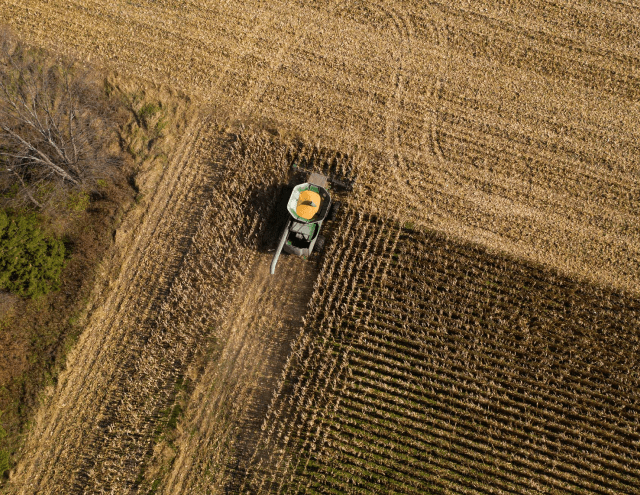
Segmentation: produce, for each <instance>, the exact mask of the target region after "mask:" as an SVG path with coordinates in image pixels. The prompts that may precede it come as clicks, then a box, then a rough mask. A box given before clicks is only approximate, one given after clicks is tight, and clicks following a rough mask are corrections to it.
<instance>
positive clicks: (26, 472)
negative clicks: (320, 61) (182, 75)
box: [13, 121, 203, 493]
mask: <svg viewBox="0 0 640 495" xmlns="http://www.w3.org/2000/svg"><path fill="white" fill-rule="evenodd" d="M186 134H187V137H186V138H185V139H184V140H183V143H182V144H181V146H180V148H179V150H178V151H177V153H176V156H175V157H174V160H172V162H173V166H172V167H170V169H169V171H168V172H166V173H165V177H164V180H161V182H160V183H159V189H158V191H157V192H156V194H155V195H154V197H153V200H152V201H151V202H150V207H149V211H148V213H147V220H146V221H145V222H144V223H143V224H142V226H141V228H140V230H139V232H136V233H135V234H133V237H134V242H133V245H130V246H127V247H126V251H124V253H126V254H125V255H128V257H127V258H126V259H125V260H123V261H121V262H122V263H123V268H122V271H121V272H120V275H119V276H118V279H117V280H116V281H115V286H112V287H111V288H110V290H109V293H110V296H109V299H108V300H107V301H106V303H105V304H104V305H102V307H100V308H99V309H98V310H97V311H96V312H94V313H93V315H92V316H91V320H90V323H89V326H88V328H87V330H86V331H85V332H84V333H83V334H82V337H81V339H80V341H79V342H78V344H77V346H76V348H75V349H74V351H73V352H72V353H71V355H70V357H69V360H68V362H67V371H65V372H64V373H63V374H62V376H61V379H60V382H59V384H58V386H57V389H56V391H55V393H54V395H53V396H52V397H51V399H50V401H49V404H48V407H47V408H46V410H43V411H41V413H40V415H39V417H38V418H37V420H36V425H35V428H34V429H33V431H32V433H31V434H30V436H29V438H28V440H27V444H26V448H25V454H24V456H23V459H22V462H21V463H20V465H19V466H18V469H17V471H16V474H15V476H14V477H13V480H14V482H13V487H15V488H16V490H15V491H16V492H17V493H35V492H37V493H69V492H70V490H71V492H74V493H76V492H77V493H80V492H84V487H85V485H86V483H87V482H88V481H89V480H90V478H91V476H92V469H93V468H94V467H95V464H96V461H97V460H98V458H99V457H100V456H101V455H105V454H108V453H107V452H105V451H104V447H105V443H106V442H107V437H108V435H109V431H108V428H107V429H106V430H105V429H104V428H101V427H100V425H99V421H100V420H102V422H103V423H102V424H103V426H108V422H109V418H110V417H111V415H112V414H113V413H114V411H113V410H112V409H110V408H113V407H116V408H117V407H118V406H126V404H125V403H122V402H121V400H120V399H119V397H120V398H122V397H123V394H124V393H125V392H126V390H123V389H122V388H120V387H122V386H123V385H124V384H125V383H126V377H127V376H128V374H129V373H131V371H132V369H131V365H132V363H131V359H132V353H135V352H136V351H138V352H139V351H140V349H134V348H132V344H135V341H136V340H138V339H139V337H138V334H139V333H140V330H143V329H144V326H145V322H146V321H147V320H148V316H149V314H150V312H151V311H152V307H153V306H154V304H156V303H157V301H158V299H161V298H162V297H163V296H164V295H165V294H166V293H167V290H168V286H169V284H170V283H171V279H172V277H173V276H174V274H175V273H176V272H177V270H178V268H179V265H180V263H181V260H182V256H183V253H184V249H185V246H184V242H185V240H186V239H188V238H189V237H190V233H189V228H190V224H189V222H188V221H187V222H185V223H184V224H180V225H173V223H172V221H171V219H172V218H173V215H176V216H180V217H182V218H183V219H185V220H188V219H189V218H192V217H193V216H194V215H196V214H197V212H195V211H193V208H192V207H191V209H192V211H191V212H189V210H188V206H189V205H191V201H192V200H193V198H194V197H197V196H198V192H197V189H198V188H199V186H200V184H201V183H202V173H203V170H201V169H200V170H198V169H195V170H189V168H186V163H187V161H188V160H189V157H190V155H191V153H192V150H193V148H194V145H195V144H197V143H198V142H200V141H201V139H202V127H201V126H200V125H199V124H197V123H196V122H195V121H194V122H192V123H191V125H190V126H189V128H188V130H187V133H186ZM185 172H186V173H185ZM181 227H182V230H183V232H182V233H181V232H180V228H181ZM124 253H123V254H124ZM115 256H116V258H115V259H114V263H115V265H116V266H117V264H118V263H119V262H120V261H119V260H118V259H117V256H118V255H117V254H116V255H115ZM147 325H148V323H147ZM147 332H148V330H147ZM143 333H145V332H143ZM134 347H135V346H134ZM94 481H95V480H94Z"/></svg>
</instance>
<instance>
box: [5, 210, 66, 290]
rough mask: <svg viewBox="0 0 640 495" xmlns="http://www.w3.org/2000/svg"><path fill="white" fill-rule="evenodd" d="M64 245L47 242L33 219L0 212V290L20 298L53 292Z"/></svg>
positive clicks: (50, 239)
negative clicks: (7, 291)
mask: <svg viewBox="0 0 640 495" xmlns="http://www.w3.org/2000/svg"><path fill="white" fill-rule="evenodd" d="M63 265H64V244H63V242H62V241H60V240H57V239H53V238H47V237H45V235H44V234H43V233H42V231H41V230H40V228H39V227H38V221H37V219H36V218H35V216H33V215H16V214H7V212H5V211H0V288H4V289H7V290H9V291H11V292H13V293H15V294H18V295H20V296H23V297H32V298H33V297H37V296H40V295H44V294H46V293H47V292H49V291H52V290H57V289H58V288H59V284H60V273H61V272H62V267H63Z"/></svg>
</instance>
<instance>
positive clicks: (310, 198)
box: [271, 172, 336, 275]
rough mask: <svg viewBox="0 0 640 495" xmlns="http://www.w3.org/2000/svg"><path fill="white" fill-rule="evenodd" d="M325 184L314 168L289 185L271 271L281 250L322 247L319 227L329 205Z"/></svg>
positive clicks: (306, 253)
mask: <svg viewBox="0 0 640 495" xmlns="http://www.w3.org/2000/svg"><path fill="white" fill-rule="evenodd" d="M326 188H327V177H325V176H324V175H322V174H318V173H316V172H314V173H312V174H311V175H310V176H309V179H308V181H307V182H305V183H304V184H299V185H297V186H295V187H294V188H293V191H292V192H291V196H290V197H289V202H288V203H287V212H288V213H289V216H290V218H289V219H288V220H287V224H286V226H285V228H284V231H283V232H282V236H281V237H280V242H279V243H278V248H277V249H276V253H275V255H274V256H273V261H272V262H271V275H273V274H274V273H275V271H276V264H277V263H278V258H280V254H281V253H282V251H283V250H284V252H285V253H291V254H295V255H298V256H309V255H310V254H311V253H312V252H313V251H314V249H315V250H316V251H318V252H320V251H322V249H323V247H324V237H323V236H321V235H320V228H321V227H322V222H323V221H324V220H325V218H326V217H327V215H328V214H329V209H330V208H331V196H330V195H329V192H328V191H327V189H326ZM335 209H336V208H335V207H334V212H335ZM334 212H332V213H334Z"/></svg>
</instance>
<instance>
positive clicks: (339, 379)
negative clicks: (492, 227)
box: [238, 210, 640, 494]
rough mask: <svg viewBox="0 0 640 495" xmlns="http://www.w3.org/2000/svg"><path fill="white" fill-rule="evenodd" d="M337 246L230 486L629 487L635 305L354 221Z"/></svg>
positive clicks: (634, 430)
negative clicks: (237, 479) (253, 446)
mask: <svg viewBox="0 0 640 495" xmlns="http://www.w3.org/2000/svg"><path fill="white" fill-rule="evenodd" d="M340 234H341V235H340V237H339V239H342V241H337V242H336V243H335V244H334V245H333V247H332V251H331V252H330V253H329V254H328V256H327V258H326V260H327V261H326V263H325V265H324V266H323V269H322V272H321V275H320V279H319V280H320V283H319V286H321V287H323V290H318V291H316V293H315V295H314V297H313V298H312V299H311V305H310V312H309V314H308V315H307V316H306V317H305V320H306V325H305V328H306V330H305V331H303V332H302V333H301V335H300V336H299V339H298V341H297V345H296V346H295V347H294V352H293V354H292V360H291V361H290V362H289V363H288V369H287V372H286V373H285V375H283V378H282V380H281V389H280V390H279V392H278V394H276V396H275V399H274V401H273V403H272V405H271V408H270V410H269V414H268V417H267V419H266V421H265V423H264V425H263V434H262V438H261V440H260V442H259V448H258V449H257V450H256V454H255V457H254V460H253V462H252V464H251V467H250V469H248V471H247V473H248V474H247V476H246V478H245V480H244V481H243V483H241V484H240V485H239V487H238V488H239V491H241V492H243V493H244V492H251V493H326V492H329V491H335V492H341V493H388V492H389V491H392V490H396V491H400V492H402V493H416V494H418V493H425V492H430V493H441V492H455V493H477V492H478V491H480V492H483V493H486V492H489V491H500V492H516V493H534V492H537V491H540V490H542V491H551V492H553V491H559V492H562V493H584V492H585V491H586V492H589V493H609V494H620V493H633V492H634V490H636V489H637V487H638V486H639V485H640V475H639V474H638V473H640V453H639V451H638V442H640V423H639V420H638V418H639V417H640V403H639V402H638V400H637V396H638V392H639V391H640V375H638V372H637V370H638V369H639V367H640V360H639V358H638V355H639V354H638V351H639V350H640V340H639V336H638V334H637V329H638V328H639V326H640V300H639V299H638V298H637V297H636V296H632V295H628V294H624V293H620V292H615V291H611V290H608V289H604V288H602V287H598V286H591V285H589V284H585V283H584V282H580V281H578V280H573V279H570V278H567V277H564V276H562V275H559V274H558V273H556V272H552V271H548V270H546V269H543V268H541V267H538V266H533V265H530V264H526V263H522V262H519V261H517V260H514V259H513V258H509V257H505V256H496V255H492V254H490V253H489V252H487V251H486V249H484V248H482V247H479V246H477V245H472V244H468V243H463V242H459V241H454V240H451V239H447V238H445V237H443V236H442V235H441V234H436V233H433V232H431V231H426V232H420V231H415V232H414V231H409V230H403V229H400V228H398V227H397V223H395V222H392V221H386V220H382V219H378V218H373V217H370V216H367V215H359V214H356V213H353V210H352V213H351V214H350V215H348V216H347V217H346V218H345V219H344V221H343V224H342V227H341V229H340ZM347 239H348V241H347ZM326 288H330V289H329V290H326ZM267 453H269V454H270V455H267Z"/></svg>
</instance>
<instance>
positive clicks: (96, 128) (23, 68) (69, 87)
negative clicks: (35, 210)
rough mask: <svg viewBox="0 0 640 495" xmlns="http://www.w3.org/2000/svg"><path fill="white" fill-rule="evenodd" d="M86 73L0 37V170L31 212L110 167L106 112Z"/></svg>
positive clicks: (7, 36)
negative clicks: (53, 196) (56, 194)
mask: <svg viewBox="0 0 640 495" xmlns="http://www.w3.org/2000/svg"><path fill="white" fill-rule="evenodd" d="M90 80H91V78H90V77H89V73H88V71H86V70H83V69H82V68H80V67H79V66H78V65H77V64H76V65H73V64H65V63H61V62H57V63H56V62H54V61H52V60H51V58H50V57H47V56H46V55H45V54H44V52H42V51H39V50H36V49H32V48H29V47H26V46H25V45H24V44H22V43H20V42H17V41H16V40H15V39H14V38H13V37H12V36H11V35H10V34H7V32H6V31H5V32H4V33H0V167H1V168H2V174H3V176H4V181H3V182H4V186H5V187H7V185H8V186H11V187H13V188H14V189H16V188H17V190H18V191H19V192H20V193H21V195H22V196H23V197H25V198H27V199H28V200H29V201H30V202H31V203H32V204H34V205H35V206H37V207H40V208H41V207H42V206H43V201H46V199H47V198H48V197H51V196H52V195H54V193H55V192H60V191H61V190H62V191H69V190H71V189H82V190H86V189H88V188H90V187H91V185H92V184H93V183H94V182H95V180H96V179H98V178H100V177H104V176H105V175H108V174H109V168H110V167H111V166H113V165H114V164H115V162H116V161H117V160H114V158H113V157H112V156H110V155H109V153H107V152H106V144H107V142H108V141H109V140H110V139H112V135H111V134H110V132H109V129H110V126H109V125H108V122H107V121H108V118H107V116H106V115H105V112H106V113H108V106H107V105H104V104H101V102H100V100H101V98H102V99H103V100H104V97H101V95H100V94H99V90H98V88H97V86H96V85H95V84H92V83H91V82H90Z"/></svg>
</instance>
